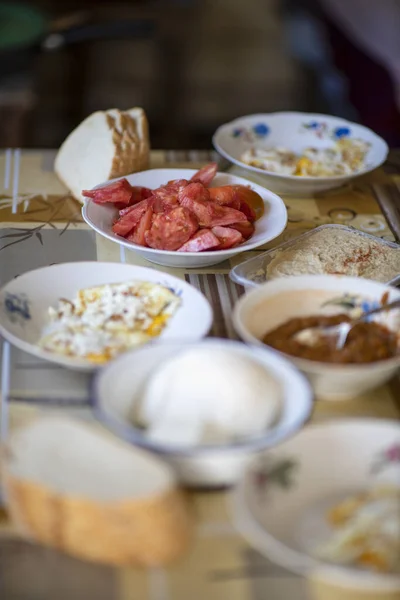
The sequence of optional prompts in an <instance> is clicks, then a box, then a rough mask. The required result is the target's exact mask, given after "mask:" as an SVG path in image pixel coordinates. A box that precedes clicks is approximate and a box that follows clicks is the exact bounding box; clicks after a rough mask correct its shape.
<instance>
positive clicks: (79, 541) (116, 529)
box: [2, 417, 191, 566]
mask: <svg viewBox="0 0 400 600" xmlns="http://www.w3.org/2000/svg"><path fill="white" fill-rule="evenodd" d="M2 475H3V484H4V488H5V496H6V506H7V510H8V511H9V513H10V516H11V517H12V520H13V522H14V524H15V525H16V526H17V528H18V529H19V531H20V532H21V533H23V534H25V535H26V536H27V537H29V538H31V539H33V540H36V541H38V542H41V543H43V544H46V545H49V546H51V547H54V548H57V549H59V550H61V551H64V552H66V553H69V554H71V555H73V556H76V557H78V558H82V559H86V560H90V561H95V562H101V563H106V564H111V565H136V566H158V565H163V564H165V563H168V562H170V561H172V560H174V559H176V558H178V557H179V556H180V555H181V554H182V553H183V552H184V551H185V549H186V548H187V546H188V543H189V541H190V537H191V519H190V514H189V511H188V507H187V505H186V502H185V499H184V497H183V495H182V494H181V492H180V491H179V490H178V488H177V487H176V482H175V478H174V474H173V473H172V471H171V470H170V468H169V467H168V466H167V465H165V464H164V463H163V462H162V461H160V460H159V459H157V458H155V457H154V456H153V455H151V454H149V453H147V452H145V451H143V450H140V449H138V448H134V447H130V446H128V445H126V444H125V443H123V442H120V441H119V440H118V439H116V438H114V437H111V436H108V435H106V434H104V433H103V432H102V431H101V430H96V429H94V428H92V427H91V426H88V425H86V424H83V423H80V422H77V421H74V420H72V419H68V418H64V417H41V418H38V419H36V420H35V421H33V422H32V423H30V424H29V425H27V426H25V427H24V428H22V429H19V430H17V431H16V432H15V433H13V434H12V436H11V437H10V439H9V442H8V444H7V446H6V448H5V452H4V453H3V460H2Z"/></svg>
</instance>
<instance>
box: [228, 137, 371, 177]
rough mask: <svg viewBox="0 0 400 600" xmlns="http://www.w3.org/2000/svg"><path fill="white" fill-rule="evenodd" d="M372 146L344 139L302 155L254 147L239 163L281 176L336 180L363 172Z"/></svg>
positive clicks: (361, 141)
mask: <svg viewBox="0 0 400 600" xmlns="http://www.w3.org/2000/svg"><path fill="white" fill-rule="evenodd" d="M369 147H370V144H369V143H368V142H365V141H363V140H359V139H349V138H342V139H340V140H338V141H337V142H336V143H335V144H334V145H333V146H331V147H329V148H305V150H303V152H301V153H299V154H297V153H296V152H293V151H292V150H288V149H287V148H281V147H273V148H264V147H253V148H249V149H248V150H246V151H245V152H244V153H243V154H242V156H241V157H240V160H241V161H242V162H244V163H246V164H247V165H250V166H252V167H257V168H259V169H265V170H266V171H270V172H271V173H277V174H279V175H297V176H299V177H334V176H340V175H351V174H353V173H359V172H360V171H362V170H363V169H364V168H365V158H366V155H367V152H368V150H369Z"/></svg>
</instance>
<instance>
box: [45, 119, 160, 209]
mask: <svg viewBox="0 0 400 600" xmlns="http://www.w3.org/2000/svg"><path fill="white" fill-rule="evenodd" d="M149 156H150V142H149V130H148V123H147V118H146V115H145V113H144V111H143V109H141V108H132V109H130V110H127V111H120V110H118V109H116V108H113V109H110V110H107V111H98V112H95V113H93V114H92V115H90V116H89V117H87V118H86V119H85V120H84V121H82V123H81V124H80V125H78V127H77V128H76V129H74V130H73V131H72V132H71V133H70V134H69V136H68V137H67V139H66V140H65V141H64V142H63V144H62V145H61V147H60V149H59V151H58V153H57V156H56V160H55V165H54V168H55V171H56V173H57V175H58V177H59V179H60V180H61V181H62V182H63V183H64V185H65V186H66V187H67V188H68V189H69V190H70V192H71V193H72V195H73V196H74V197H75V198H76V199H77V200H80V201H81V202H83V201H84V199H83V196H82V190H83V189H91V188H93V187H94V186H96V185H98V184H100V183H103V182H105V181H108V180H109V179H114V178H115V177H122V176H124V175H129V174H130V173H134V172H136V171H143V170H145V169H148V167H149Z"/></svg>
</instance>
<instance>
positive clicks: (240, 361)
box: [132, 346, 283, 445]
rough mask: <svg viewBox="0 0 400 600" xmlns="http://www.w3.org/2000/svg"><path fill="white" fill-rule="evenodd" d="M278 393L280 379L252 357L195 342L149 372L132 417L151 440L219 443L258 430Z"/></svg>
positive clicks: (274, 411) (272, 414)
mask: <svg viewBox="0 0 400 600" xmlns="http://www.w3.org/2000/svg"><path fill="white" fill-rule="evenodd" d="M282 396H283V390H282V387H281V385H280V383H279V382H278V381H277V380H276V379H275V377H274V376H273V374H271V373H269V372H268V371H267V370H266V369H265V367H264V366H263V365H262V364H260V363H259V362H258V361H257V360H256V359H253V358H251V357H249V356H246V355H243V354H241V353H238V352H237V351H234V350H230V349H227V348H221V347H218V346H217V347H215V348H212V347H209V346H207V347H197V348H192V349H190V350H186V351H183V352H182V353H180V354H178V355H177V356H174V357H173V358H171V359H169V360H167V361H166V362H164V363H163V364H162V365H161V366H160V367H159V368H158V369H157V370H156V371H155V372H154V373H153V375H152V376H151V377H150V379H149V380H148V382H147V384H146V386H145V388H144V390H143V393H142V395H141V397H140V398H138V399H137V400H136V402H135V404H134V408H133V411H132V419H133V421H134V422H135V423H136V424H137V425H140V426H141V427H144V428H145V429H146V433H147V436H148V437H149V438H150V439H152V440H153V441H157V442H161V443H170V444H176V445H178V444H179V445H198V444H212V443H214V444H222V443H226V442H233V441H240V440H243V439H244V438H249V437H251V436H257V435H261V434H262V433H263V432H264V431H265V430H266V429H268V428H269V427H271V426H272V425H273V424H274V422H275V421H276V419H277V418H278V415H279V411H280V406H281V401H282Z"/></svg>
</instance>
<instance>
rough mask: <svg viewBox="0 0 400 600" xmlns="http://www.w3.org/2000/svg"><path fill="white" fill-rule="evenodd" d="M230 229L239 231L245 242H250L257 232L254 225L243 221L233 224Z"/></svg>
mask: <svg viewBox="0 0 400 600" xmlns="http://www.w3.org/2000/svg"><path fill="white" fill-rule="evenodd" d="M229 227H230V228H231V229H236V231H239V232H240V233H241V234H242V236H243V237H244V239H245V240H248V239H249V238H251V236H252V235H253V233H254V231H255V227H254V225H253V223H250V221H242V222H241V223H232V224H231V225H230V226H229Z"/></svg>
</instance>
